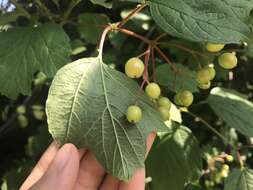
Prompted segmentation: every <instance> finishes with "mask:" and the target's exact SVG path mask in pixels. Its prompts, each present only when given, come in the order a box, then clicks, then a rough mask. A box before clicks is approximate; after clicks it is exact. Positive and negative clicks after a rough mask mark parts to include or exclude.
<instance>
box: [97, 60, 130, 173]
mask: <svg viewBox="0 0 253 190" xmlns="http://www.w3.org/2000/svg"><path fill="white" fill-rule="evenodd" d="M98 61H99V64H100V72H101V77H102V83H103V90H104V97H105V102H106V107H107V110H108V112H109V114H110V118H111V122H112V126H113V133H114V136H115V139H116V142H117V145H118V148H119V153H120V159H121V163H122V166H123V167H122V168H123V171H124V174H126V173H125V172H126V171H125V167H124V161H123V154H122V150H121V146H120V143H119V139H118V137H117V131H116V128H115V123H114V120H113V118H114V117H113V115H112V112H111V109H110V104H109V100H108V97H107V88H106V84H105V78H104V72H103V63H102V60H100V59H99V58H98ZM102 134H103V133H102ZM102 143H104V142H102ZM113 172H114V171H113Z"/></svg>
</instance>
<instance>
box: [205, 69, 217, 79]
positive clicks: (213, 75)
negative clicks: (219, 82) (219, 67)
mask: <svg viewBox="0 0 253 190" xmlns="http://www.w3.org/2000/svg"><path fill="white" fill-rule="evenodd" d="M207 70H208V71H209V74H210V75H209V76H210V80H213V79H214V78H215V75H216V71H215V69H214V67H212V66H208V67H207Z"/></svg>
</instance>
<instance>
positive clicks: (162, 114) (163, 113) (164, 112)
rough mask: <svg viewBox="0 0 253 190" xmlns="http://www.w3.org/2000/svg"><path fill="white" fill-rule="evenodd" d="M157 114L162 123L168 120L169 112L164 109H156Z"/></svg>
mask: <svg viewBox="0 0 253 190" xmlns="http://www.w3.org/2000/svg"><path fill="white" fill-rule="evenodd" d="M158 111H159V113H160V114H161V116H162V118H163V120H164V121H167V120H169V119H170V110H169V109H167V108H166V107H159V108H158Z"/></svg>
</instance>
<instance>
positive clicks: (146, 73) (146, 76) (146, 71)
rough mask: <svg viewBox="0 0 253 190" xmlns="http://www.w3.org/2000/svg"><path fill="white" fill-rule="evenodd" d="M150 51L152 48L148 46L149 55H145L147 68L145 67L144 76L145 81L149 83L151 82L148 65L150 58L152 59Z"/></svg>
mask: <svg viewBox="0 0 253 190" xmlns="http://www.w3.org/2000/svg"><path fill="white" fill-rule="evenodd" d="M150 49H151V47H150V46H148V50H147V54H146V55H145V63H144V64H145V66H144V74H143V79H144V81H146V82H147V83H148V82H149V79H148V63H149V58H150Z"/></svg>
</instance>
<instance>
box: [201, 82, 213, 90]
mask: <svg viewBox="0 0 253 190" xmlns="http://www.w3.org/2000/svg"><path fill="white" fill-rule="evenodd" d="M198 87H199V88H200V89H203V90H207V89H209V88H210V87H211V82H210V81H209V82H208V83H206V84H198Z"/></svg>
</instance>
